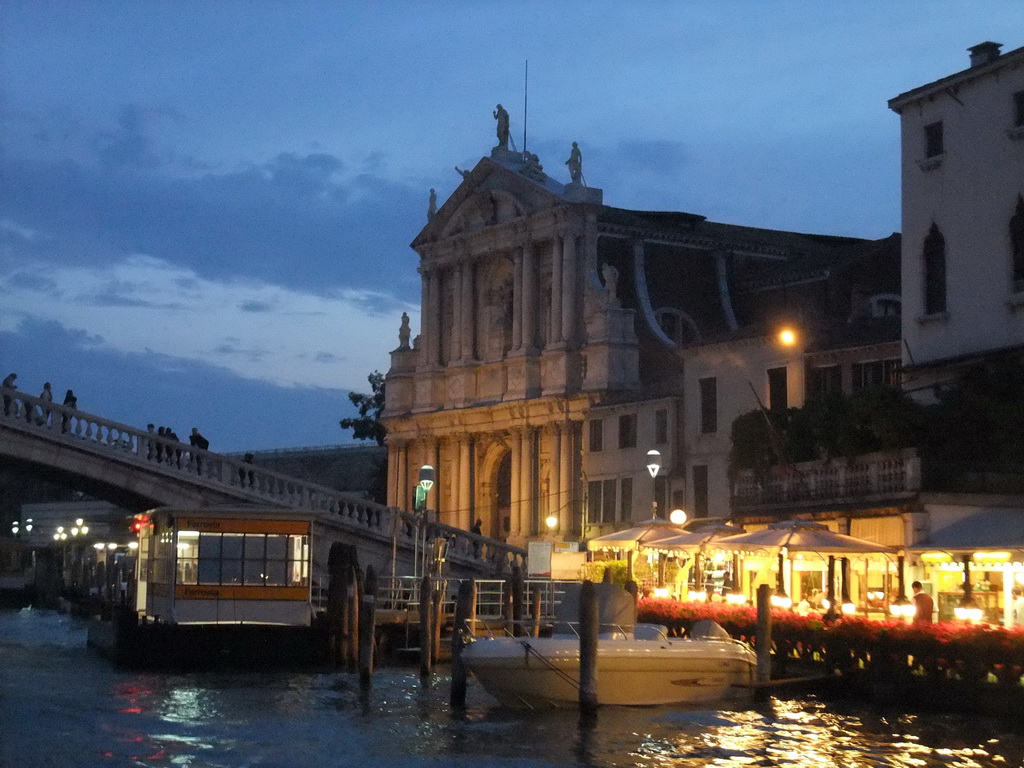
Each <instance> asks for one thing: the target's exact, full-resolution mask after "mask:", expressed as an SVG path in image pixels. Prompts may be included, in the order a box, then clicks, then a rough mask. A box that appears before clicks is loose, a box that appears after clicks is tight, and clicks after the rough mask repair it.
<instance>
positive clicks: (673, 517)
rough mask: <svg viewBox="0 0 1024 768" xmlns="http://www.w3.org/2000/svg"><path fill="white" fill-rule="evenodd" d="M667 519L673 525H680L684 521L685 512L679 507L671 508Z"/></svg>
mask: <svg viewBox="0 0 1024 768" xmlns="http://www.w3.org/2000/svg"><path fill="white" fill-rule="evenodd" d="M668 519H669V521H670V522H672V523H674V524H675V525H682V524H683V523H685V522H686V512H684V511H683V510H681V509H673V510H672V511H671V512H669V515H668Z"/></svg>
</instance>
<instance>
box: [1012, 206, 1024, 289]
mask: <svg viewBox="0 0 1024 768" xmlns="http://www.w3.org/2000/svg"><path fill="white" fill-rule="evenodd" d="M1010 249H1011V250H1010V253H1011V254H1012V255H1013V292H1014V293H1021V292H1022V291H1024V197H1021V196H1020V195H1017V208H1016V210H1015V211H1014V212H1013V216H1011V217H1010Z"/></svg>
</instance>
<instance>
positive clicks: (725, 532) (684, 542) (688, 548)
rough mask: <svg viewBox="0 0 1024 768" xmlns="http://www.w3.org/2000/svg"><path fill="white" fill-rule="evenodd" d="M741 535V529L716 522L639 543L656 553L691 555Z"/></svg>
mask: <svg viewBox="0 0 1024 768" xmlns="http://www.w3.org/2000/svg"><path fill="white" fill-rule="evenodd" d="M741 533H743V529H742V528H739V527H737V526H735V525H729V524H728V523H721V522H716V523H712V524H709V525H703V526H698V527H696V528H695V529H693V530H688V531H684V532H683V533H678V534H674V535H672V536H668V537H666V538H659V539H655V540H653V541H644V542H641V544H640V546H641V547H643V548H644V549H653V550H656V551H658V552H670V553H686V554H688V553H691V552H699V551H703V550H704V549H705V547H706V546H707V545H709V544H712V543H715V542H718V541H720V540H721V539H724V538H726V537H727V536H735V535H737V534H741Z"/></svg>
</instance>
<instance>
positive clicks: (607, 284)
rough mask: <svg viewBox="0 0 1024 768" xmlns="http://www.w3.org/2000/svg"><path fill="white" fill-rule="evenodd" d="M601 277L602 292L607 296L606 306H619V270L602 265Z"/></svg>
mask: <svg viewBox="0 0 1024 768" xmlns="http://www.w3.org/2000/svg"><path fill="white" fill-rule="evenodd" d="M601 277H602V278H604V290H605V293H606V296H607V300H608V306H610V307H618V306H620V304H619V297H618V287H619V270H617V269H616V268H615V267H613V266H612V265H611V264H608V263H605V264H602V265H601Z"/></svg>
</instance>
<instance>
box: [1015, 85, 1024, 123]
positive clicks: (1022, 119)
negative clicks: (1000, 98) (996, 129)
mask: <svg viewBox="0 0 1024 768" xmlns="http://www.w3.org/2000/svg"><path fill="white" fill-rule="evenodd" d="M1013 124H1014V125H1015V126H1019V127H1024V91H1017V92H1016V93H1015V94H1013Z"/></svg>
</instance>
